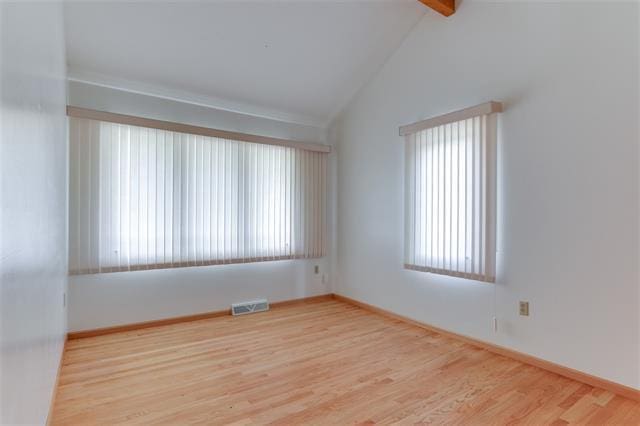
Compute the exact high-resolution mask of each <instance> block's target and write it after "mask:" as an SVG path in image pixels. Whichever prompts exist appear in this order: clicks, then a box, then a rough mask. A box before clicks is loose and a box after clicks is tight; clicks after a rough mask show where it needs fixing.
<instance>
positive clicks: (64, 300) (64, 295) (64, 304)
mask: <svg viewBox="0 0 640 426" xmlns="http://www.w3.org/2000/svg"><path fill="white" fill-rule="evenodd" d="M62 307H63V308H66V307H67V293H66V292H64V293H62Z"/></svg>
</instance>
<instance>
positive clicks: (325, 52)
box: [65, 0, 426, 126]
mask: <svg viewBox="0 0 640 426" xmlns="http://www.w3.org/2000/svg"><path fill="white" fill-rule="evenodd" d="M425 10H426V8H425V7H424V6H423V5H421V4H420V3H419V2H418V1H416V0H387V1H375V0H370V1H355V0H352V1H343V2H337V1H328V0H327V1H322V0H317V1H309V0H304V1H296V2H294V1H275V0H273V1H268V0H267V1H256V0H254V1H235V2H230V1H225V2H221V1H209V2H182V3H179V2H176V3H164V2H163V3H160V2H136V3H124V2H116V1H113V2H77V3H76V2H69V3H66V6H65V20H66V24H65V25H66V37H67V57H68V65H69V76H70V78H71V79H77V80H83V81H92V82H96V83H100V84H105V85H110V86H116V87H120V88H124V89H128V90H134V91H140V92H144V93H150V94H156V95H160V96H169V97H173V98H179V99H183V100H187V101H192V102H197V103H202V104H206V105H210V106H215V107H218V108H223V109H229V110H234V111H240V112H245V113H250V114H254V115H260V116H266V117H271V118H276V119H280V120H286V121H293V122H299V123H305V124H313V125H320V126H324V125H326V124H327V123H328V122H329V121H330V120H331V119H332V118H333V116H334V115H335V114H337V113H338V112H339V110H340V109H341V108H342V107H343V106H344V105H345V104H346V102H347V101H348V100H349V99H350V98H351V97H352V96H353V95H354V93H355V92H356V91H357V90H358V89H359V88H360V87H361V86H362V85H363V84H364V83H365V82H366V81H367V80H368V79H369V78H370V77H371V76H373V75H374V73H375V72H376V71H377V70H378V69H379V67H380V66H381V65H382V64H383V63H384V62H385V60H386V59H387V58H388V57H389V56H390V55H391V54H392V53H393V51H394V50H395V49H396V48H397V47H398V45H399V44H400V43H401V42H402V40H403V39H404V37H405V35H406V34H407V33H408V32H409V30H410V29H411V28H412V27H413V25H414V24H415V23H416V22H417V21H418V20H419V19H420V17H421V16H422V15H423V14H424V12H425Z"/></svg>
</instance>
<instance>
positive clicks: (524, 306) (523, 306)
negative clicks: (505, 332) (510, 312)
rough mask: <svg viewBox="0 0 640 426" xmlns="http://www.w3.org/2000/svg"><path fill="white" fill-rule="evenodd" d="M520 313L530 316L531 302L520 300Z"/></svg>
mask: <svg viewBox="0 0 640 426" xmlns="http://www.w3.org/2000/svg"><path fill="white" fill-rule="evenodd" d="M520 315H522V316H525V317H528V316H529V302H523V301H522V300H521V301H520Z"/></svg>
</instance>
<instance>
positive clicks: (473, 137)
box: [400, 102, 501, 282]
mask: <svg viewBox="0 0 640 426" xmlns="http://www.w3.org/2000/svg"><path fill="white" fill-rule="evenodd" d="M499 111H501V105H500V104H499V103H497V102H489V103H487V104H482V105H479V106H477V107H472V108H468V109H466V110H463V111H459V112H456V113H451V114H447V115H445V116H441V117H437V118H433V119H428V120H424V121H421V122H418V123H415V124H411V125H408V126H403V127H402V128H401V129H400V133H401V134H402V135H404V136H405V139H406V164H405V167H406V180H405V185H406V195H405V268H407V269H413V270H418V271H425V272H432V273H436V274H443V275H452V276H456V277H463V278H469V279H474V280H480V281H486V282H495V269H496V266H495V265H496V256H495V252H496V250H495V245H496V121H497V116H496V112H499Z"/></svg>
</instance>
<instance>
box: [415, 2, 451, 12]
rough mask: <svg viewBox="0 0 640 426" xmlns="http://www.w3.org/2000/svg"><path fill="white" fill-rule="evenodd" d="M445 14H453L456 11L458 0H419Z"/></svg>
mask: <svg viewBox="0 0 640 426" xmlns="http://www.w3.org/2000/svg"><path fill="white" fill-rule="evenodd" d="M418 1H420V3H423V4H425V5H427V6H429V7H430V8H431V9H433V10H435V11H436V12H439V13H442V14H443V15H444V16H451V15H453V14H454V12H455V11H456V0H418Z"/></svg>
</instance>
